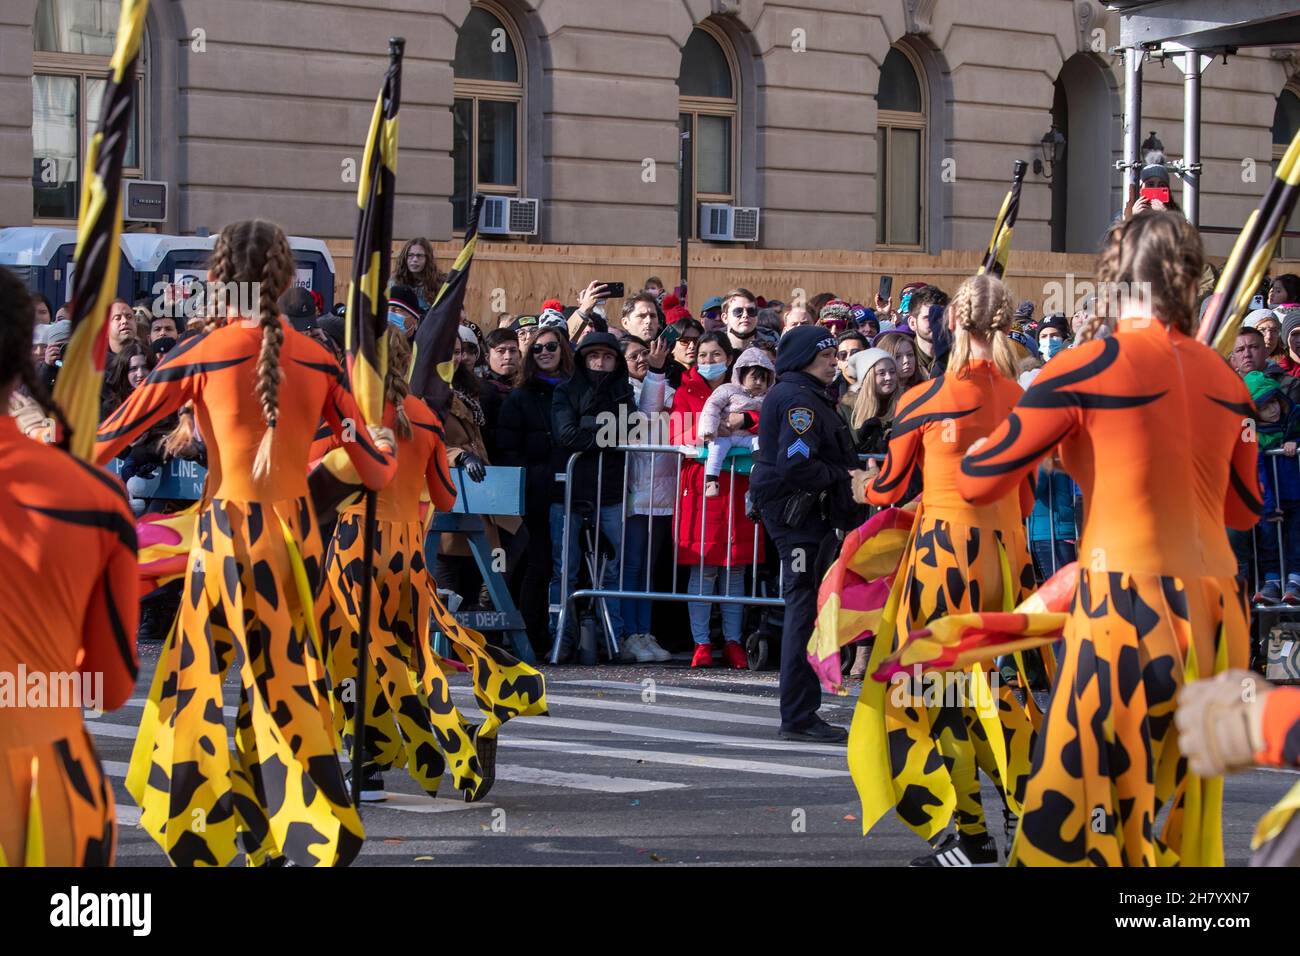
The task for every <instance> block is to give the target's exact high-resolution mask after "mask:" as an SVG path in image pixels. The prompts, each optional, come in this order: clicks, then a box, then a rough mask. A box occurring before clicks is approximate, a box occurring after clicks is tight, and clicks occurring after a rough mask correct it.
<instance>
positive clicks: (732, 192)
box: [677, 23, 740, 236]
mask: <svg viewBox="0 0 1300 956" xmlns="http://www.w3.org/2000/svg"><path fill="white" fill-rule="evenodd" d="M737 76H738V74H737V70H736V65H735V63H734V62H733V60H732V56H731V52H730V44H729V43H728V42H727V41H726V39H725V38H724V37H723V35H722V33H721V32H720V31H719V30H718V29H717V28H716V27H714V26H712V25H711V24H707V23H706V24H703V25H701V26H697V27H696V28H695V29H694V30H693V31H692V32H691V36H690V39H688V40H687V41H686V46H684V47H683V48H682V68H681V72H680V73H679V74H678V76H677V89H678V112H679V114H680V122H681V131H682V133H683V134H685V135H686V136H687V139H686V140H685V142H684V146H685V148H686V156H685V158H686V162H685V168H684V170H683V182H682V197H683V198H684V199H686V200H687V201H686V202H683V204H682V205H683V208H682V210H681V213H682V215H687V216H689V217H690V220H691V221H690V224H689V228H690V235H692V236H694V235H695V233H696V228H697V226H698V217H697V216H696V210H697V209H698V208H699V203H701V202H726V203H733V202H735V201H736V171H737V166H736V162H737V159H736V152H737V151H736V133H737V128H738V126H739V122H738V120H739V113H740V94H739V85H740V84H739V83H738V81H737Z"/></svg>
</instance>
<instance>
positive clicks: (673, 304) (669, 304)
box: [659, 292, 682, 321]
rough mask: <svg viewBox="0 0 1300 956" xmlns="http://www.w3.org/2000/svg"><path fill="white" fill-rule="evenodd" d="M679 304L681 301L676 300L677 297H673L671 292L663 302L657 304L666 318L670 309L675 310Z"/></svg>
mask: <svg viewBox="0 0 1300 956" xmlns="http://www.w3.org/2000/svg"><path fill="white" fill-rule="evenodd" d="M681 304H682V300H681V299H679V298H677V296H675V295H673V294H672V293H671V292H669V293H668V294H667V295H666V296H664V297H663V301H662V302H660V303H659V308H661V309H663V310H664V315H665V316H666V315H667V314H668V312H669V310H670V309H676V308H678V307H679V306H680V305H681ZM670 321H671V320H670Z"/></svg>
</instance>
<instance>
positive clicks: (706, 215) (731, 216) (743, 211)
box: [700, 202, 758, 242]
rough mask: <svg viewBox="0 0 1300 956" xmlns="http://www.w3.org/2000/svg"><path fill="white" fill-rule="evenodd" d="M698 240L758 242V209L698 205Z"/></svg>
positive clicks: (725, 205)
mask: <svg viewBox="0 0 1300 956" xmlns="http://www.w3.org/2000/svg"><path fill="white" fill-rule="evenodd" d="M700 238H701V239H705V240H708V241H710V242H758V207H757V206H729V205H727V204H726V203H716V202H702V203H700Z"/></svg>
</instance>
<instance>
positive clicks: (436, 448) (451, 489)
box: [411, 410, 456, 512]
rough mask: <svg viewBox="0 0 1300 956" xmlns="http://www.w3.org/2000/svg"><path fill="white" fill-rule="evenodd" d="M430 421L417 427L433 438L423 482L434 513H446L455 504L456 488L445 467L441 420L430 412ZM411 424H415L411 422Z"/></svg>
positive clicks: (443, 435)
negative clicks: (427, 487)
mask: <svg viewBox="0 0 1300 956" xmlns="http://www.w3.org/2000/svg"><path fill="white" fill-rule="evenodd" d="M429 415H430V417H431V419H432V420H431V421H430V422H429V423H428V424H427V425H425V424H423V423H419V426H420V427H422V428H425V429H427V431H428V432H429V434H430V435H431V436H432V438H433V451H432V452H430V454H429V463H428V465H427V466H426V467H425V471H424V480H425V484H427V485H428V486H429V500H430V501H431V502H432V503H433V507H434V510H435V511H441V512H448V511H450V510H451V509H452V506H454V505H455V504H456V486H455V485H454V484H452V481H451V470H450V469H449V468H448V466H447V443H446V439H447V436H446V434H445V433H444V432H443V430H442V420H441V419H439V418H438V416H437V414H436V413H435V412H433V411H432V410H430V411H429ZM411 424H413V425H415V424H417V423H416V422H415V421H412V422H411Z"/></svg>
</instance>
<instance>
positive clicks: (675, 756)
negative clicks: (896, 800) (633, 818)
mask: <svg viewBox="0 0 1300 956" xmlns="http://www.w3.org/2000/svg"><path fill="white" fill-rule="evenodd" d="M502 747H503V748H505V747H520V748H523V749H524V750H551V751H555V752H557V753H566V754H579V755H583V756H590V757H608V758H609V759H611V760H633V761H636V762H637V763H655V764H667V765H670V766H676V767H702V768H705V769H710V770H734V771H739V772H741V773H760V774H770V775H773V776H778V777H802V778H804V779H807V780H820V779H826V778H830V777H847V776H848V775H849V772H848V771H847V770H832V769H828V768H825V767H804V766H800V765H799V764H789V763H775V762H772V761H766V760H744V759H741V758H738V757H712V756H704V755H703V754H689V753H672V752H669V751H665V750H631V749H626V748H620V747H604V746H601V745H599V744H572V743H566V742H564V741H562V740H543V739H538V738H527V737H519V736H515V737H512V738H510V740H509V741H508V742H507V743H504V744H502ZM498 774H499V770H498Z"/></svg>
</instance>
